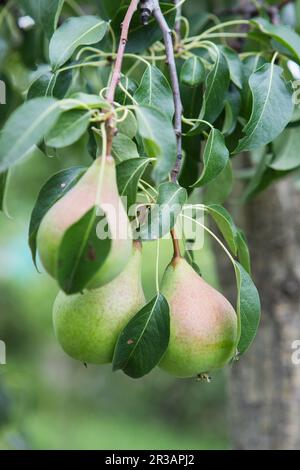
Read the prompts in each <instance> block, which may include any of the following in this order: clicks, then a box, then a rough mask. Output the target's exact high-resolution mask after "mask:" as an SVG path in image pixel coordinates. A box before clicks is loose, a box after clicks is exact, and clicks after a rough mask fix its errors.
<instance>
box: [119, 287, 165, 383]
mask: <svg viewBox="0 0 300 470" xmlns="http://www.w3.org/2000/svg"><path fill="white" fill-rule="evenodd" d="M169 339H170V314H169V305H168V302H167V300H166V299H165V297H164V296H163V295H162V294H158V295H157V296H156V297H154V299H152V300H151V302H149V303H148V304H147V305H146V306H145V307H143V308H142V309H141V310H140V311H139V312H138V313H137V314H136V315H135V316H134V317H133V318H132V319H131V320H130V321H129V323H128V325H127V326H126V327H125V328H124V330H123V331H122V333H121V334H120V336H119V339H118V342H117V345H116V348H115V352H114V357H113V370H114V371H116V370H119V369H122V370H123V371H124V372H125V374H127V375H129V377H132V378H134V379H137V378H140V377H143V376H144V375H146V374H148V373H149V372H150V371H151V370H152V369H153V368H154V367H155V366H156V365H157V364H158V363H159V362H160V360H161V359H162V357H163V355H164V353H165V352H166V350H167V347H168V344H169Z"/></svg>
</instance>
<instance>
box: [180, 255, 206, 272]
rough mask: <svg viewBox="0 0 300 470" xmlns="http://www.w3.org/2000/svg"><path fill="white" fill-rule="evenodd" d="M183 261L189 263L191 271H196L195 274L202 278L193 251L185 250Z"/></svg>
mask: <svg viewBox="0 0 300 470" xmlns="http://www.w3.org/2000/svg"><path fill="white" fill-rule="evenodd" d="M184 259H185V260H186V261H187V262H188V263H189V265H190V266H191V267H192V268H193V270H194V271H196V273H197V274H199V276H202V273H201V269H200V268H199V266H198V264H197V263H196V261H195V255H194V251H192V250H186V251H185V254H184Z"/></svg>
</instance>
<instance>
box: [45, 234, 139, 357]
mask: <svg viewBox="0 0 300 470" xmlns="http://www.w3.org/2000/svg"><path fill="white" fill-rule="evenodd" d="M141 257H142V254H141V246H140V245H139V244H138V243H136V242H135V243H134V247H133V254H132V257H131V259H130V261H129V263H128V265H127V266H126V268H125V270H124V271H123V272H122V273H121V274H119V276H118V277H117V278H115V279H114V280H113V281H112V282H110V283H109V284H106V285H105V286H103V287H100V288H99V289H94V290H86V291H85V292H84V293H83V294H75V295H71V296H67V295H66V294H65V293H63V292H60V293H59V294H58V296H57V298H56V300H55V302H54V308H53V324H54V331H55V334H56V337H57V339H58V341H59V343H60V344H61V346H62V348H63V349H64V351H65V352H66V353H67V354H69V355H70V356H71V357H73V358H74V359H78V360H79V361H82V362H85V363H91V364H106V363H109V362H111V361H112V357H113V352H114V348H115V345H116V342H117V339H118V336H119V334H120V333H121V331H122V330H123V328H124V327H125V326H126V324H127V323H128V321H129V320H130V319H131V318H132V317H133V316H134V315H135V314H136V313H137V312H138V311H139V310H140V309H141V308H142V307H143V306H144V305H145V297H144V292H143V288H142V283H141Z"/></svg>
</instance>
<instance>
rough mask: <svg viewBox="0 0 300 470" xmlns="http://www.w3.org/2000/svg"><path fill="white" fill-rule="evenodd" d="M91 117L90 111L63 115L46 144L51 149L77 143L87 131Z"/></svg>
mask: <svg viewBox="0 0 300 470" xmlns="http://www.w3.org/2000/svg"><path fill="white" fill-rule="evenodd" d="M90 117H91V112H90V111H83V110H80V109H73V110H71V111H66V112H64V113H62V114H61V115H60V117H59V118H58V120H57V122H56V124H55V125H54V126H53V127H52V129H51V131H50V132H49V134H48V135H47V136H46V138H45V140H46V144H47V145H49V147H54V148H63V147H67V146H68V145H71V144H73V143H74V142H77V140H79V139H80V137H81V136H82V135H83V134H84V133H85V131H86V130H87V128H88V125H89V122H90Z"/></svg>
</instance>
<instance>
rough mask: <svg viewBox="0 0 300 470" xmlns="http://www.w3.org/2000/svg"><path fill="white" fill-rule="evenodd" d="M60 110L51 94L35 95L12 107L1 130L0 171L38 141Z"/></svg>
mask: <svg viewBox="0 0 300 470" xmlns="http://www.w3.org/2000/svg"><path fill="white" fill-rule="evenodd" d="M60 112H61V110H60V109H59V107H58V102H57V101H56V100H55V99H54V98H35V99H34V100H31V101H27V102H26V103H24V104H22V106H20V107H19V108H18V109H17V110H16V111H14V113H13V114H12V115H11V116H10V118H9V119H8V121H7V122H6V124H5V126H4V129H3V130H2V132H1V134H0V172H4V171H6V170H7V169H8V168H10V167H11V166H12V165H14V164H15V163H17V162H18V161H19V160H20V159H21V158H22V157H23V156H24V155H25V154H26V153H27V152H28V151H29V150H30V149H31V148H32V147H33V146H34V145H37V144H38V143H39V142H40V141H41V140H42V138H43V137H44V136H45V135H46V134H47V133H48V132H49V131H50V129H51V128H52V127H53V125H54V124H55V123H56V121H57V119H58V117H59V115H60Z"/></svg>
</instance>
